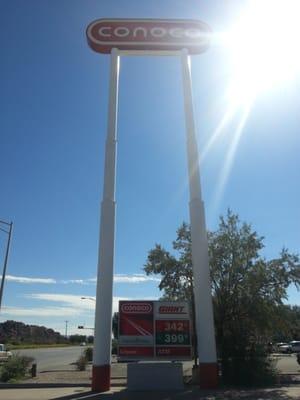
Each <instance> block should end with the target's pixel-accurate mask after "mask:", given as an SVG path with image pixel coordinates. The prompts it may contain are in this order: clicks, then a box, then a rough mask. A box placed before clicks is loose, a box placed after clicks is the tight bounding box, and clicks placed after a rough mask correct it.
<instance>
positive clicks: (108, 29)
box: [98, 26, 111, 37]
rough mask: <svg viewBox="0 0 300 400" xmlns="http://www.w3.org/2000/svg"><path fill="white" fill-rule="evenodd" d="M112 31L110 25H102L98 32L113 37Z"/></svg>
mask: <svg viewBox="0 0 300 400" xmlns="http://www.w3.org/2000/svg"><path fill="white" fill-rule="evenodd" d="M105 31H109V33H105ZM110 31H111V27H110V26H101V28H100V29H99V31H98V32H99V35H100V36H105V37H111V33H110Z"/></svg>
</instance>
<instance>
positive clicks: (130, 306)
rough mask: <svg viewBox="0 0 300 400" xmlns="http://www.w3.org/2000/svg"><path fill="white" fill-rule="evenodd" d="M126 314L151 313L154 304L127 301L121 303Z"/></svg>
mask: <svg viewBox="0 0 300 400" xmlns="http://www.w3.org/2000/svg"><path fill="white" fill-rule="evenodd" d="M121 311H122V312H123V313H124V314H150V313H151V312H152V305H151V304H150V303H125V304H122V305H121Z"/></svg>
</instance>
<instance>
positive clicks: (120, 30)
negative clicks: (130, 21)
mask: <svg viewBox="0 0 300 400" xmlns="http://www.w3.org/2000/svg"><path fill="white" fill-rule="evenodd" d="M114 34H115V36H118V37H126V36H129V35H130V30H129V29H128V28H126V26H118V27H117V28H116V29H115V30H114Z"/></svg>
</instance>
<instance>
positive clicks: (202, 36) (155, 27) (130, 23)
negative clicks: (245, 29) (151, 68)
mask: <svg viewBox="0 0 300 400" xmlns="http://www.w3.org/2000/svg"><path fill="white" fill-rule="evenodd" d="M210 34H211V30H210V28H209V26H208V25H207V24H206V23H204V22H202V21H195V20H190V21H189V20H160V19H157V20H156V19H99V20H96V21H94V22H92V23H91V24H90V25H89V26H88V28H87V38H88V43H89V46H90V47H91V48H92V49H93V50H95V51H96V52H98V53H110V52H111V50H112V48H114V47H115V48H118V49H119V50H181V49H183V48H186V49H187V50H188V51H189V53H191V54H197V53H202V52H203V51H205V50H206V49H207V47H208V45H209V41H210Z"/></svg>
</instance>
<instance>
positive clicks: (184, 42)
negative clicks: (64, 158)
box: [86, 19, 218, 392]
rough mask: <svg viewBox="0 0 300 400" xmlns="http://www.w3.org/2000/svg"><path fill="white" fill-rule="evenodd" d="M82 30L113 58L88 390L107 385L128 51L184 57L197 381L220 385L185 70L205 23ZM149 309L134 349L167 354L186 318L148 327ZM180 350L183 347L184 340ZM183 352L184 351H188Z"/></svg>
mask: <svg viewBox="0 0 300 400" xmlns="http://www.w3.org/2000/svg"><path fill="white" fill-rule="evenodd" d="M86 33H87V40H88V44H89V46H90V47H91V48H92V49H93V50H94V51H96V52H98V53H104V54H110V56H111V69H110V94H109V109H108V123H107V139H106V149H105V166H104V187H103V199H102V203H101V222H100V240H99V257H98V276H97V297H96V315H95V340H94V358H93V377H92V389H93V390H94V391H97V392H103V391H107V390H109V389H110V368H111V319H112V288H113V270H114V248H115V207H116V202H115V182H116V154H117V110H118V84H119V64H120V57H121V56H132V55H134V56H143V55H152V56H174V57H179V58H180V60H181V67H182V80H183V100H184V111H185V125H186V143H187V158H188V175H189V192H190V202H189V211H190V225H191V239H192V264H193V276H194V299H195V314H196V332H197V339H198V340H197V346H198V356H199V374H200V385H201V387H203V388H213V387H215V386H217V380H218V369H217V357H216V346H215V334H214V322H213V308H212V299H211V285H210V273H209V263H208V243H207V233H206V226H205V214H204V204H203V201H202V194H201V186H200V169H199V156H198V145H197V140H196V128H195V120H194V111H193V98H192V80H191V69H190V68H191V67H190V55H193V54H200V53H202V52H204V51H205V50H206V49H207V48H208V47H209V42H210V34H211V31H210V28H209V26H208V25H207V24H206V23H204V22H201V21H195V20H191V21H190V20H160V19H158V20H153V19H99V20H96V21H94V22H92V23H91V24H90V25H89V26H88V28H87V32H86ZM149 304H150V303H149ZM153 305H154V303H153ZM152 312H153V313H154V314H153V315H155V310H154V309H152ZM129 314H130V313H129ZM148 314H149V313H147V312H146V311H145V313H144V314H143V315H144V317H143V321H144V322H143V323H142V325H141V327H140V334H139V335H136V336H137V337H141V338H142V339H139V340H142V341H145V346H144V345H143V346H141V345H139V346H135V347H139V349H140V348H141V347H144V348H145V353H146V352H148V351H149V352H151V351H152V350H150V349H149V347H151V346H148V344H147V343H146V342H147V341H149V342H150V341H151V340H152V341H153V340H155V346H156V347H155V357H158V358H163V357H166V358H167V357H170V356H171V355H172V354H171V353H172V352H173V351H174V349H175V347H176V346H175V347H174V344H172V343H169V341H170V342H171V341H172V338H173V340H175V339H174V338H175V336H176V338H177V339H176V340H179V338H180V340H181V339H182V337H181V336H179V335H177V330H178V328H179V326H180V327H181V325H180V324H181V323H183V326H184V329H187V321H184V319H182V320H176V321H175V320H174V321H173V320H172V323H173V325H172V324H171V322H170V321H171V320H170V321H168V319H169V318H165V319H164V318H161V319H157V320H155V325H154V326H153V325H152V326H150V325H151V324H150V325H149V326H148V324H149V321H148V318H149V320H150V317H149V315H150V314H149V315H148ZM125 315H126V314H125V313H124V316H125ZM147 315H148V316H147ZM166 315H168V314H165V316H166ZM132 316H133V313H132V314H131V317H130V318H129V319H128V318H127V317H124V318H127V322H126V319H124V321H123V322H122V324H123V325H122V328H121V329H125V333H126V332H127V333H129V332H131V330H132V329H133V327H134V324H136V322H137V321H136V320H135V318H132ZM152 318H153V316H152ZM129 321H130V322H129ZM147 321H148V322H147ZM174 324H175V325H174ZM124 327H125V328H124ZM126 329H127V331H126ZM134 329H136V328H134ZM141 332H144V334H141ZM154 332H155V337H154ZM172 335H175V336H172ZM122 336H124V338H123V340H125V337H127V340H130V337H131V336H135V335H132V334H131V333H130V334H128V335H126V334H124V335H122ZM183 340H187V342H188V339H187V337H186V336H184V337H183ZM125 341H126V340H125ZM123 344H124V346H123V349H122V347H121V348H120V351H121V352H122V351H123V352H124V353H125V352H129V347H131V349H132V348H133V347H134V346H132V345H131V344H128V343H127V345H125V344H126V343H123ZM187 346H188V345H187ZM126 347H127V350H126ZM178 348H179V347H178ZM182 348H184V345H183V347H182ZM146 349H148V350H146ZM135 351H138V350H135ZM139 351H140V350H139ZM153 351H154V350H153ZM176 351H177V350H176ZM181 351H183V352H184V351H186V350H181ZM127 355H128V354H127ZM151 356H152V353H151ZM174 357H177V358H179V357H178V355H174ZM182 357H183V355H182Z"/></svg>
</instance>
